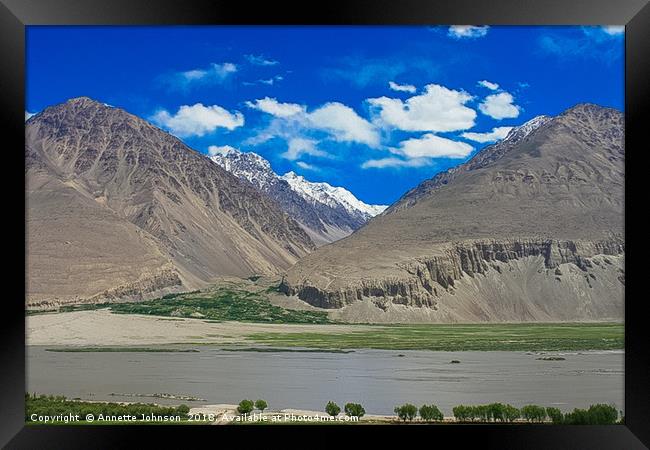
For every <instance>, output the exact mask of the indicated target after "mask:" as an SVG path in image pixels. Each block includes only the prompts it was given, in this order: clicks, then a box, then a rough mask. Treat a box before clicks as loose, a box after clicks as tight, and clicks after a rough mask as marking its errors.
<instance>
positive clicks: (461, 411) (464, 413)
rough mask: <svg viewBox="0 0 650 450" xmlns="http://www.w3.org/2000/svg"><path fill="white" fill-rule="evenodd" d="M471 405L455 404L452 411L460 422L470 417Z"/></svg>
mask: <svg viewBox="0 0 650 450" xmlns="http://www.w3.org/2000/svg"><path fill="white" fill-rule="evenodd" d="M470 408H471V407H470V406H464V405H458V406H454V408H453V409H452V413H453V414H454V417H455V418H456V420H457V421H458V422H465V421H467V420H469V418H470Z"/></svg>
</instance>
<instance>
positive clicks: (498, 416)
mask: <svg viewBox="0 0 650 450" xmlns="http://www.w3.org/2000/svg"><path fill="white" fill-rule="evenodd" d="M486 409H487V418H488V420H494V421H499V422H503V419H504V415H505V405H503V404H502V403H490V404H489V405H487V408H486Z"/></svg>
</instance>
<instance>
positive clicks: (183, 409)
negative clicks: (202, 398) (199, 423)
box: [176, 405, 190, 417]
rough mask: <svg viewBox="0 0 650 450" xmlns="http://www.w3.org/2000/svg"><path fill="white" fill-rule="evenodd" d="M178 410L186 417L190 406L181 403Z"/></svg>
mask: <svg viewBox="0 0 650 450" xmlns="http://www.w3.org/2000/svg"><path fill="white" fill-rule="evenodd" d="M176 412H177V413H178V414H179V415H180V416H182V417H186V416H187V413H189V412H190V407H189V406H187V405H180V406H179V407H178V408H176Z"/></svg>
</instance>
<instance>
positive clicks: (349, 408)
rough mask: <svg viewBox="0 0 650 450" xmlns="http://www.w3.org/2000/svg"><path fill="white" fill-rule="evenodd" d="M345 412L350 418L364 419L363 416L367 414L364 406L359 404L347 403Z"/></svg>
mask: <svg viewBox="0 0 650 450" xmlns="http://www.w3.org/2000/svg"><path fill="white" fill-rule="evenodd" d="M344 410H345V414H347V415H348V416H350V417H363V415H364V414H365V413H366V410H365V409H363V406H361V405H360V404H359V403H346V404H345V408H344Z"/></svg>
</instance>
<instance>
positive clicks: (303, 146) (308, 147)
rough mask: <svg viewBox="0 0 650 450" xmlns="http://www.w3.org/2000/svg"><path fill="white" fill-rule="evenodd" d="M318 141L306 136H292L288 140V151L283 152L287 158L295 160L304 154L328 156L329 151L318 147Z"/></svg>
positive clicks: (283, 155)
mask: <svg viewBox="0 0 650 450" xmlns="http://www.w3.org/2000/svg"><path fill="white" fill-rule="evenodd" d="M317 145H318V141H315V140H313V139H306V138H292V139H289V141H288V147H287V151H286V152H284V153H282V154H281V155H280V156H282V157H283V158H285V159H289V160H291V161H295V160H296V159H298V158H300V157H301V156H302V155H311V156H327V153H326V152H324V151H322V150H321V149H319V148H318V147H317Z"/></svg>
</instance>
